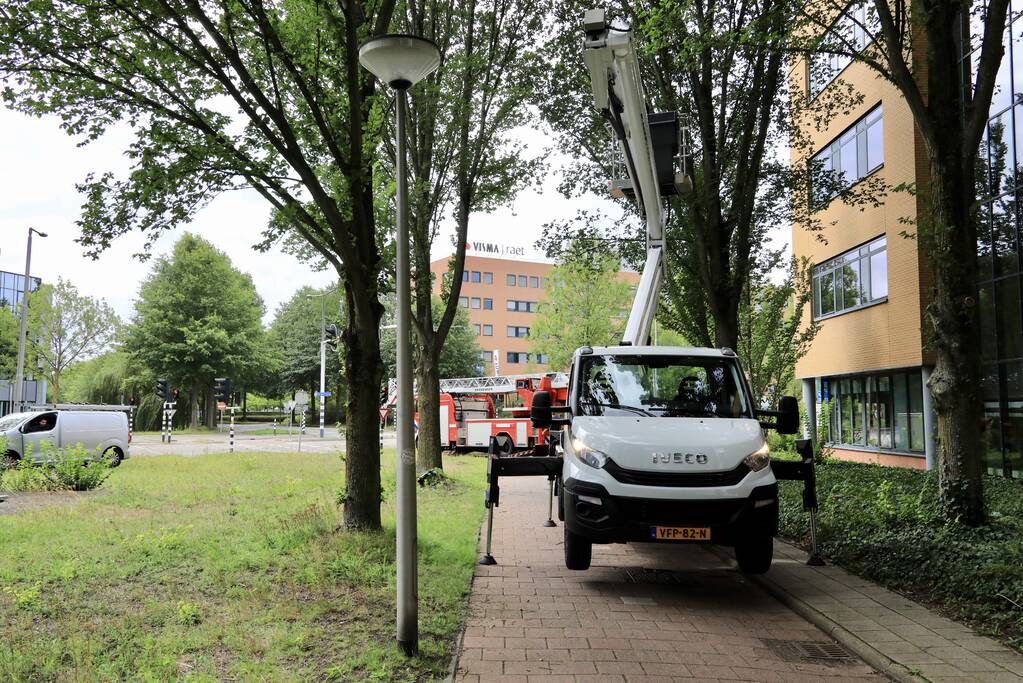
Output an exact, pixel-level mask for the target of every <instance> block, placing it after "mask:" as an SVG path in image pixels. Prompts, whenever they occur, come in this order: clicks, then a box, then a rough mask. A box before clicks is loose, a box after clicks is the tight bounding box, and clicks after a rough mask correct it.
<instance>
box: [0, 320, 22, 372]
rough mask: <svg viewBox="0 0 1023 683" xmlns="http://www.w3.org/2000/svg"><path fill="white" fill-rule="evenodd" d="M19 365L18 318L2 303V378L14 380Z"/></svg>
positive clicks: (0, 338)
mask: <svg viewBox="0 0 1023 683" xmlns="http://www.w3.org/2000/svg"><path fill="white" fill-rule="evenodd" d="M17 363H18V318H17V316H15V315H14V313H12V312H11V309H10V308H8V307H7V303H6V302H4V301H0V377H10V378H12V379H13V378H14V372H15V369H16V366H17Z"/></svg>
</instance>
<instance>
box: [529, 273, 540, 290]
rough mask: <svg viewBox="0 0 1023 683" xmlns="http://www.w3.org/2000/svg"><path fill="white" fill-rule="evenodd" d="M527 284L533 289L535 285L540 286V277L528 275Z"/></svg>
mask: <svg viewBox="0 0 1023 683" xmlns="http://www.w3.org/2000/svg"><path fill="white" fill-rule="evenodd" d="M529 286H530V287H532V288H533V289H536V288H537V287H539V286H540V278H538V277H537V276H535V275H530V276H529Z"/></svg>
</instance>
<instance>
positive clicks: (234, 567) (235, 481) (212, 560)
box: [0, 451, 486, 681]
mask: <svg viewBox="0 0 1023 683" xmlns="http://www.w3.org/2000/svg"><path fill="white" fill-rule="evenodd" d="M387 456H390V457H387ZM383 463H384V473H383V475H384V480H385V481H388V482H391V485H393V477H394V474H393V473H394V468H393V463H394V456H393V451H391V452H390V453H388V454H387V455H386V456H385V457H384V458H383ZM485 464H486V463H485V461H484V460H483V459H480V458H449V459H448V460H447V462H446V463H445V471H446V473H447V475H448V477H449V478H450V480H451V481H450V485H445V486H441V487H434V488H426V489H422V490H419V491H418V492H417V498H418V501H419V511H420V514H419V563H420V570H421V573H420V580H419V581H420V583H419V596H420V639H421V640H420V644H421V654H420V656H418V657H415V658H406V657H404V656H403V655H401V653H400V652H399V651H398V650H397V648H395V647H394V590H395V588H394V581H395V578H394V576H395V574H394V566H395V556H394V552H395V546H394V526H393V520H394V509H393V505H392V504H390V503H388V504H385V510H384V514H383V519H384V522H385V530H384V531H383V532H382V533H381V532H353V531H346V530H344V529H342V528H340V522H341V519H340V515H339V512H338V509H337V507H336V506H335V505H334V503H333V501H332V496H333V492H334V491H336V490H337V489H338V488H339V487H341V486H342V483H343V475H342V474H341V472H340V471H339V468H338V466H337V458H336V456H334V455H330V454H326V453H307V454H305V455H303V457H301V458H298V459H296V458H295V457H294V454H287V453H266V454H248V455H247V457H246V458H245V459H244V460H242V459H241V458H240V457H239V456H238V455H237V454H236V455H233V456H229V455H226V454H223V455H208V456H204V457H202V458H185V457H177V456H155V457H147V458H139V459H138V460H136V461H133V462H132V463H131V465H132V466H131V467H128V468H124V467H122V468H120V469H118V470H116V472H117V476H116V477H113V478H112V479H111V480H110V481H108V482H107V484H106V485H105V486H104V494H103V495H101V496H83V497H78V498H76V499H75V502H74V503H73V504H72V505H71V506H70V507H69V506H68V505H61V506H60V507H54V508H41V509H36V510H33V511H32V512H31V513H25V514H22V513H18V514H13V515H0V538H2V539H3V552H2V553H0V614H2V615H3V618H2V619H0V642H2V643H3V645H0V679H2V680H5V681H7V680H14V681H57V680H66V679H74V678H78V679H81V680H90V681H91V680H151V681H169V680H179V679H183V678H187V679H189V680H197V681H208V680H209V681H212V680H224V679H236V680H256V679H258V680H267V681H278V680H327V679H329V678H330V677H331V676H333V677H334V678H335V679H337V680H344V681H366V680H385V681H425V680H435V679H441V678H443V677H444V676H445V675H446V674H447V667H448V665H449V663H450V661H451V656H452V654H453V650H454V648H455V646H456V641H457V634H458V630H459V627H460V625H461V624H462V622H463V620H464V619H465V616H466V613H467V610H468V605H467V596H468V590H469V583H470V580H471V577H472V572H473V568H474V566H475V560H476V547H477V541H478V532H479V524H480V520H481V517H482V514H483V508H482V506H480V504H479V497H478V488H479V487H478V482H480V481H481V480H482V477H483V471H484V468H485ZM40 539H46V542H45V543H42V542H40ZM40 633H47V634H49V637H46V638H41V637H40V636H39V634H40Z"/></svg>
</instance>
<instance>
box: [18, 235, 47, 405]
mask: <svg viewBox="0 0 1023 683" xmlns="http://www.w3.org/2000/svg"><path fill="white" fill-rule="evenodd" d="M32 233H35V234H37V235H39V236H40V237H46V233H45V232H40V231H39V230H36V229H35V228H29V229H28V248H27V249H26V250H25V284H24V285H23V287H24V291H23V292H22V295H21V331H20V333H19V334H18V366H17V370H15V372H14V393H13V394H12V395H11V410H15V411H19V410H21V409H22V403H23V402H24V390H25V387H24V384H25V337H26V336H28V290H29V282H30V281H31V280H30V277H31V272H32Z"/></svg>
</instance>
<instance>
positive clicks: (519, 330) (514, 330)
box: [508, 325, 529, 337]
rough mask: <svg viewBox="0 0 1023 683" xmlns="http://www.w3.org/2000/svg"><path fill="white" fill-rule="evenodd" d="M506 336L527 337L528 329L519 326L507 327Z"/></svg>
mask: <svg viewBox="0 0 1023 683" xmlns="http://www.w3.org/2000/svg"><path fill="white" fill-rule="evenodd" d="M508 336H509V337H528V336H529V328H528V327H523V326H521V325H508Z"/></svg>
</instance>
